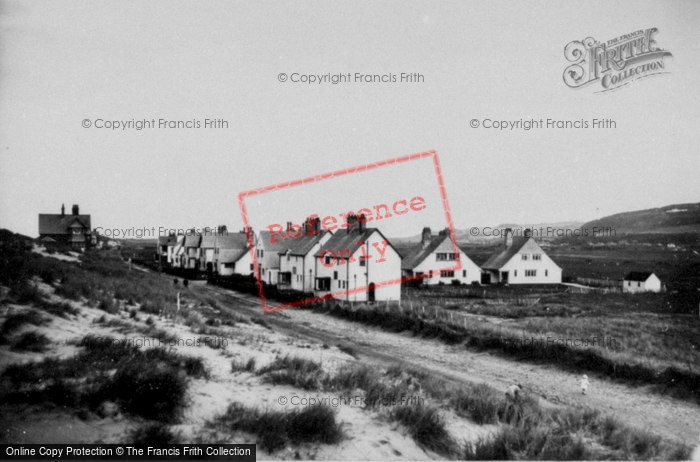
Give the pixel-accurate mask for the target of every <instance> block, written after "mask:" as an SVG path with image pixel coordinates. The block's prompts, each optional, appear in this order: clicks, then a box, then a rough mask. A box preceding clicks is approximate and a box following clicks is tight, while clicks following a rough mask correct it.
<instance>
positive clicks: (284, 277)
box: [277, 271, 292, 284]
mask: <svg viewBox="0 0 700 462" xmlns="http://www.w3.org/2000/svg"><path fill="white" fill-rule="evenodd" d="M277 282H279V283H280V284H291V283H292V275H291V273H290V272H289V271H285V272H284V273H279V276H278V278H277Z"/></svg>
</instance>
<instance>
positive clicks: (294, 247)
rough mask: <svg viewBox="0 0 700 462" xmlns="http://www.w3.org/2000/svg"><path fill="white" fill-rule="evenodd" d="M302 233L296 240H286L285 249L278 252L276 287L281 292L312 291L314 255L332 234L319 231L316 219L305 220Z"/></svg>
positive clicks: (318, 221) (318, 223) (318, 220)
mask: <svg viewBox="0 0 700 462" xmlns="http://www.w3.org/2000/svg"><path fill="white" fill-rule="evenodd" d="M302 232H303V235H302V236H300V237H298V238H288V239H287V241H286V245H285V247H286V248H285V249H284V250H283V251H280V252H278V258H279V265H278V268H279V273H278V275H277V287H278V288H279V289H281V290H296V291H300V292H313V291H314V281H315V277H316V273H315V258H314V254H315V253H316V252H317V251H318V250H319V249H320V248H321V246H323V245H324V244H325V243H326V242H328V240H329V239H330V238H331V236H332V233H331V232H330V231H324V230H321V220H320V219H319V218H318V217H315V218H311V217H309V218H307V219H306V221H305V222H304V225H303V227H302ZM287 235H289V234H288V233H287Z"/></svg>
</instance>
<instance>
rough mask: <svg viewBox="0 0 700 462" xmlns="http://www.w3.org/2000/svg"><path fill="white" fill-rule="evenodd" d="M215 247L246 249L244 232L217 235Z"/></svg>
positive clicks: (246, 240) (246, 243)
mask: <svg viewBox="0 0 700 462" xmlns="http://www.w3.org/2000/svg"><path fill="white" fill-rule="evenodd" d="M216 247H217V248H219V249H244V250H248V238H247V236H246V234H245V233H228V234H224V235H223V236H217V240H216Z"/></svg>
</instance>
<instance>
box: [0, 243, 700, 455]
mask: <svg viewBox="0 0 700 462" xmlns="http://www.w3.org/2000/svg"><path fill="white" fill-rule="evenodd" d="M5 242H7V239H5ZM3 257H9V258H3V265H4V266H3V267H2V275H3V280H2V281H1V284H2V302H0V310H1V311H0V314H1V315H2V319H3V324H2V334H3V342H4V345H0V351H1V352H2V355H1V361H0V368H2V372H0V381H2V384H3V387H2V390H3V394H4V396H3V399H2V402H3V403H5V404H3V405H2V407H3V409H2V412H1V414H2V415H3V418H2V420H1V421H0V429H2V436H1V437H0V438H2V440H3V442H13V443H16V442H19V443H21V442H26V443H28V442H42V443H47V442H71V441H72V442H147V443H154V442H164V441H169V442H174V441H179V442H226V441H236V442H256V443H257V444H258V451H259V454H261V455H262V457H263V458H272V459H288V458H302V459H312V458H316V459H375V460H376V459H381V460H387V459H402V460H403V459H412V460H427V459H454V458H457V459H484V458H505V459H514V458H521V459H542V458H544V459H570V458H577V459H590V460H598V459H683V458H686V457H688V455H689V453H690V446H689V445H688V444H687V443H684V442H683V441H682V440H681V441H679V440H678V439H676V438H673V437H670V436H668V432H666V431H664V432H662V434H661V435H659V434H656V433H655V432H654V428H644V427H640V426H631V425H629V424H628V423H626V419H620V418H618V417H616V416H615V413H614V412H611V411H610V409H607V408H600V409H596V408H590V407H587V406H579V405H576V406H572V405H568V404H561V403H559V404H557V405H554V406H553V405H552V403H550V402H548V401H547V400H546V399H545V398H542V397H541V395H540V394H539V393H536V392H535V391H534V389H533V388H529V387H526V390H533V391H526V392H525V394H524V396H523V399H522V400H520V401H518V402H517V403H509V402H507V401H506V400H505V398H504V396H503V393H502V389H499V388H500V387H499V386H495V387H494V386H493V385H491V384H487V383H484V382H482V381H480V380H477V381H474V380H473V379H472V380H469V379H468V378H466V377H462V378H460V379H459V380H457V379H455V378H454V377H450V376H442V375H441V374H437V375H436V374H435V373H433V372H432V371H431V370H429V369H428V370H426V369H424V367H423V366H422V365H421V363H419V364H418V365H414V364H413V361H412V360H411V358H409V357H407V358H406V359H407V360H409V362H408V363H407V362H405V361H404V360H403V359H398V358H395V359H389V358H388V357H383V356H381V355H377V356H372V357H367V353H366V348H365V347H363V346H362V345H361V344H360V343H358V342H357V341H352V340H350V339H347V338H346V339H344V340H341V338H340V337H338V336H335V337H330V336H329V337H328V338H324V339H319V335H321V334H322V331H323V329H322V328H321V330H319V328H320V327H321V326H324V325H326V324H325V323H326V322H330V321H331V320H333V318H332V317H329V316H325V315H318V314H315V313H313V312H311V311H307V310H301V311H294V312H289V313H278V314H275V315H269V316H264V315H262V313H260V311H259V310H258V308H259V307H257V306H256V305H255V303H254V302H252V303H251V302H250V301H248V300H251V299H252V300H254V297H247V296H246V297H242V298H241V297H240V296H238V295H236V294H235V293H232V292H229V291H226V290H224V289H221V288H216V287H210V286H207V285H205V284H203V283H201V282H200V283H191V284H190V286H189V287H188V288H187V289H185V288H184V287H182V283H181V282H178V284H175V283H174V281H173V278H172V277H169V276H165V275H161V274H157V273H153V272H149V271H144V270H142V269H137V268H134V269H133V270H131V271H129V270H128V267H127V265H126V263H125V262H124V261H123V260H122V259H121V257H120V253H119V252H115V251H109V252H94V253H89V254H87V255H85V256H84V257H83V258H81V261H80V262H70V261H59V260H57V259H54V258H53V257H47V256H40V255H38V254H36V253H35V252H32V251H31V250H30V249H29V248H22V247H21V246H18V247H17V248H15V249H9V250H8V249H7V248H4V249H3ZM10 265H12V266H10ZM178 293H179V294H180V309H179V310H178V309H177V298H178V297H177V294H178ZM319 308H321V307H319ZM443 310H444V311H445V312H451V311H454V310H450V309H447V308H443ZM319 316H322V317H319ZM333 322H336V321H333ZM341 330H344V331H345V332H347V328H342V329H341ZM32 333H33V335H28V334H32ZM323 335H325V334H323ZM380 335H381V336H383V337H384V338H386V339H387V340H388V339H389V337H391V338H392V341H394V340H396V341H397V342H399V343H401V342H404V343H405V342H406V341H409V339H408V338H407V337H405V336H404V334H401V335H397V334H387V333H382V334H380ZM105 339H111V340H105ZM355 340H357V339H355ZM425 342H429V344H430V345H432V346H431V348H430V349H428V348H423V349H422V351H424V352H429V351H432V348H441V347H439V344H440V342H438V341H436V340H425ZM163 345H175V347H174V348H170V349H167V350H166V349H164V348H162V346H163ZM426 345H427V344H426ZM462 348H463V347H462ZM372 350H376V348H372ZM377 353H379V351H378V352H377ZM430 354H433V353H430ZM434 359H435V360H437V359H438V357H437V356H435V357H434ZM377 360H379V361H380V363H379V364H378V363H377ZM86 363H89V364H91V365H93V366H92V367H90V368H86V367H85V364H86ZM601 386H602V385H601ZM125 390H129V393H125ZM280 396H285V397H292V396H296V397H298V398H300V399H304V398H305V399H307V400H308V399H310V398H319V397H325V398H328V399H327V400H326V401H325V403H324V404H321V405H320V406H294V405H293V403H286V404H284V405H283V404H280V401H279V397H280ZM358 397H359V402H358ZM351 398H352V399H351ZM342 399H346V400H348V401H347V402H345V403H343V402H342V401H340V400H342ZM10 402H12V403H13V404H8V403H10ZM334 403H335V404H338V403H341V404H340V405H337V406H336V405H334ZM47 419H50V420H51V421H52V422H58V425H57V424H56V423H52V425H51V427H47V426H46V424H45V422H46V420H47ZM273 430H274V431H273ZM680 434H685V433H680ZM676 435H678V433H676ZM49 440H50V441H49Z"/></svg>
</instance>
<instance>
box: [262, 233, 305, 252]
mask: <svg viewBox="0 0 700 462" xmlns="http://www.w3.org/2000/svg"><path fill="white" fill-rule="evenodd" d="M299 239H301V238H299ZM292 240H296V239H287V240H286V241H285V240H283V239H279V238H277V237H275V241H276V242H272V236H271V233H270V231H260V240H259V242H258V243H259V244H260V246H261V247H262V248H263V249H265V250H267V251H268V252H286V251H287V248H288V247H289V244H288V242H289V241H292Z"/></svg>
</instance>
